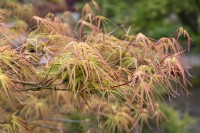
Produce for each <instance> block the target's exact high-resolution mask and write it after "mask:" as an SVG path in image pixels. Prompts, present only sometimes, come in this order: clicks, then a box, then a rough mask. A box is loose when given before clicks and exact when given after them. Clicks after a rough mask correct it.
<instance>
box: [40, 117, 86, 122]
mask: <svg viewBox="0 0 200 133" xmlns="http://www.w3.org/2000/svg"><path fill="white" fill-rule="evenodd" d="M37 120H43V121H60V122H69V123H85V122H89V119H86V120H70V119H62V118H46V119H37Z"/></svg>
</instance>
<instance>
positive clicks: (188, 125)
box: [0, 0, 200, 133]
mask: <svg viewBox="0 0 200 133" xmlns="http://www.w3.org/2000/svg"><path fill="white" fill-rule="evenodd" d="M86 2H89V0H0V9H1V10H3V11H4V12H6V16H5V18H4V20H5V22H6V25H7V26H8V27H9V28H11V29H13V30H16V31H18V32H20V33H21V34H22V36H23V35H24V34H25V33H26V32H28V31H30V30H31V28H32V27H33V26H34V23H32V22H31V17H32V16H34V15H36V16H40V17H44V16H46V15H47V14H48V13H49V12H51V13H54V14H55V15H56V16H57V17H58V18H60V19H61V21H63V22H64V23H69V24H70V25H71V27H75V25H76V22H77V21H78V20H79V18H80V17H81V9H82V7H83V5H84V4H85V3H86ZM96 2H97V3H98V4H99V6H100V8H101V15H102V16H105V17H107V18H109V19H110V21H109V22H108V23H109V24H108V25H109V27H108V28H109V29H110V32H113V34H114V35H115V36H117V37H123V35H124V34H125V33H126V31H127V30H129V32H130V33H131V34H133V35H134V34H137V33H139V32H142V33H143V34H145V35H147V36H148V37H150V38H154V39H159V38H160V37H170V36H171V35H173V34H174V33H175V32H176V30H177V29H178V28H179V27H183V28H185V29H186V30H187V31H188V33H189V34H190V36H191V38H192V40H191V50H190V52H188V51H185V52H186V57H184V58H182V61H183V63H184V67H185V68H188V70H189V72H190V74H191V76H188V79H189V81H190V82H191V84H192V87H189V89H190V93H191V94H190V95H189V96H188V97H187V96H186V95H184V96H178V97H176V98H175V99H173V100H172V101H171V102H170V101H168V99H167V96H165V94H163V96H164V97H166V103H167V104H168V106H165V107H164V108H166V109H164V110H166V112H165V113H166V116H167V118H168V122H164V127H165V129H160V130H157V129H154V127H153V129H151V130H150V131H149V130H144V132H159V133H165V132H166V133H182V132H189V133H200V126H199V125H200V0H96ZM186 43H187V42H186V40H184V39H183V40H181V44H183V47H184V49H186V48H187V46H186V45H185V44H186ZM186 60H187V61H186ZM163 104H165V103H163ZM66 126H68V127H69V128H70V129H71V131H73V132H82V127H80V126H79V125H66Z"/></svg>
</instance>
